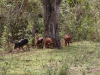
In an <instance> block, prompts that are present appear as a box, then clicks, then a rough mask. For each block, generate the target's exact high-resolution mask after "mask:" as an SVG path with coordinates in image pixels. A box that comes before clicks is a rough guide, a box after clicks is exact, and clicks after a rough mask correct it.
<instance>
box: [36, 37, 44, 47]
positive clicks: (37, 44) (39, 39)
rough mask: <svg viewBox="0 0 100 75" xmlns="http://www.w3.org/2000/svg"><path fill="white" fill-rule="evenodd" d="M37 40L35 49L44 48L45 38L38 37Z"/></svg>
mask: <svg viewBox="0 0 100 75" xmlns="http://www.w3.org/2000/svg"><path fill="white" fill-rule="evenodd" d="M36 39H37V40H36V43H35V47H38V48H42V47H43V37H37V38H36Z"/></svg>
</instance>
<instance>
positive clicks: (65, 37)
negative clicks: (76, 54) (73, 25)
mask: <svg viewBox="0 0 100 75" xmlns="http://www.w3.org/2000/svg"><path fill="white" fill-rule="evenodd" d="M64 40H65V46H66V45H68V46H69V43H71V42H72V41H71V40H72V38H71V37H70V36H69V35H65V36H64Z"/></svg>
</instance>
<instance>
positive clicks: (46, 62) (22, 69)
mask: <svg viewBox="0 0 100 75" xmlns="http://www.w3.org/2000/svg"><path fill="white" fill-rule="evenodd" d="M0 75H100V43H96V42H95V43H94V42H91V41H81V42H75V43H72V44H71V45H70V46H69V47H63V48H62V49H61V50H59V49H44V50H43V49H36V48H31V51H27V52H22V51H21V52H19V53H7V52H2V49H1V50H0Z"/></svg>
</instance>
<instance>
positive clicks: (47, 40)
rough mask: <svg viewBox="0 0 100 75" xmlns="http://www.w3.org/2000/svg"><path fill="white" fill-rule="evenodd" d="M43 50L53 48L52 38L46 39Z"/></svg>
mask: <svg viewBox="0 0 100 75" xmlns="http://www.w3.org/2000/svg"><path fill="white" fill-rule="evenodd" d="M43 43H44V44H43V49H44V48H46V47H49V48H53V41H52V39H51V38H49V37H46V38H45V39H44V41H43Z"/></svg>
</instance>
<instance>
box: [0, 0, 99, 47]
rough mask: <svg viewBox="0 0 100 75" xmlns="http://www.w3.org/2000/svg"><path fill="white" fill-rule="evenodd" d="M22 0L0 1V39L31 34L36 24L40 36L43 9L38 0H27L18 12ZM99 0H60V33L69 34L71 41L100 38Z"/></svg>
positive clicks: (10, 39) (27, 36) (5, 39)
mask: <svg viewBox="0 0 100 75" xmlns="http://www.w3.org/2000/svg"><path fill="white" fill-rule="evenodd" d="M22 3H23V1H20V0H1V1H0V39H2V40H1V41H2V43H1V44H3V45H4V42H7V40H9V42H11V43H14V42H15V41H17V40H19V39H22V38H25V37H26V38H30V39H31V38H33V37H32V34H31V31H32V27H33V26H34V27H35V31H36V33H37V34H38V35H40V36H43V11H42V5H41V2H40V1H39V0H34V1H32V0H29V2H28V4H27V6H26V9H25V11H24V12H23V14H22V15H20V12H21V11H20V10H19V9H20V7H21V5H22ZM99 3H100V2H99V0H93V1H91V0H63V1H62V4H61V7H60V21H59V28H60V36H61V38H62V37H63V36H64V35H65V34H69V35H70V36H72V37H74V38H73V40H74V41H79V40H95V41H99V40H100V38H99V36H100V30H99V28H100V26H99V22H100V19H99V17H100V12H99V9H100V6H99Z"/></svg>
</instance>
